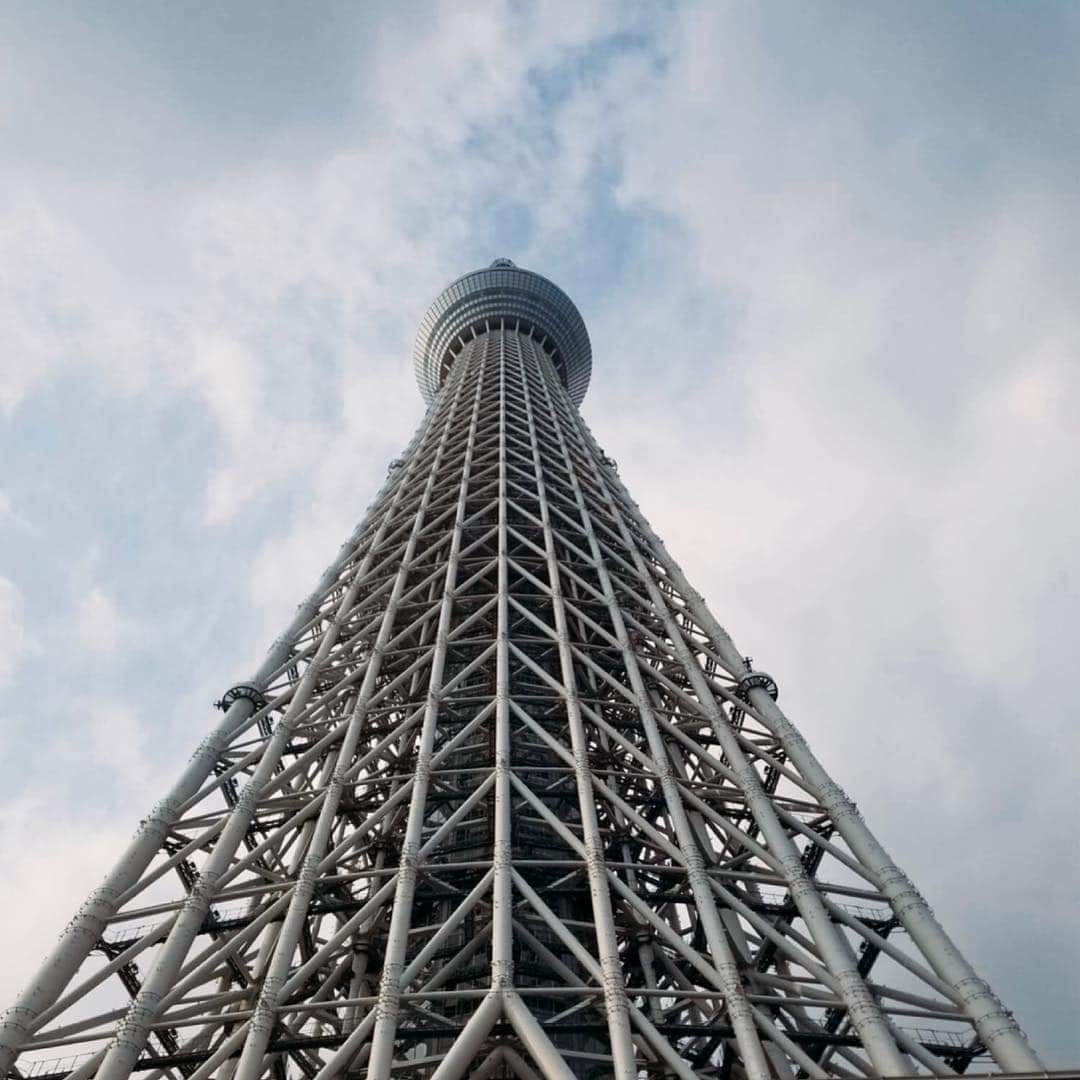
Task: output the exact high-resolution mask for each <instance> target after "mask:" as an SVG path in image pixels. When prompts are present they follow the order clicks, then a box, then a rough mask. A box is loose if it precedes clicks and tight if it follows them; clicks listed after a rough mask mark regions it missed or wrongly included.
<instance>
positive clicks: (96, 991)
mask: <svg viewBox="0 0 1080 1080" xmlns="http://www.w3.org/2000/svg"><path fill="white" fill-rule="evenodd" d="M454 290H456V292H454ZM567 305H569V308H567ZM574 317H576V322H575V321H574ZM560 320H561V321H560ZM578 324H580V330H579V327H578ZM581 335H584V340H582V337H581ZM433 341H434V342H435V344H434V345H433V344H432V342H433ZM589 366H590V352H589V346H588V337H587V335H585V331H584V324H583V323H581V321H580V316H578V315H577V311H576V309H575V308H573V305H572V304H570V301H569V300H568V299H567V298H566V297H565V295H564V294H562V293H561V292H559V290H557V289H555V287H554V286H553V285H551V283H550V282H547V281H546V280H545V279H543V278H540V277H539V275H535V274H529V273H528V272H527V271H522V270H519V269H518V268H516V267H513V266H512V264H509V263H507V262H505V261H503V260H500V261H499V262H498V263H496V264H495V265H494V266H493V268H491V269H489V270H487V271H478V272H476V273H475V274H473V275H466V277H465V278H463V279H460V281H459V282H456V283H454V285H452V286H450V287H449V289H448V290H447V292H446V293H444V294H443V296H442V297H440V299H439V300H438V301H436V304H435V305H433V307H432V311H431V312H429V317H428V319H427V320H426V321H425V325H424V328H423V329H422V332H421V337H420V340H419V342H418V346H417V370H418V375H419V377H420V381H421V386H422V388H424V390H425V392H426V394H427V396H428V397H429V399H430V402H431V404H430V408H429V410H428V413H427V415H426V417H425V418H424V420H423V422H422V424H421V425H420V428H419V430H418V432H417V434H416V436H415V437H414V439H413V442H412V443H411V445H410V446H409V448H408V450H407V452H406V453H405V455H404V456H403V457H402V458H401V459H400V460H398V461H396V462H394V463H393V465H392V466H391V470H390V474H389V476H388V478H387V482H386V484H385V485H384V487H383V489H382V491H381V492H380V493H379V495H378V497H377V499H376V501H375V503H374V504H373V505H372V507H371V508H370V510H369V512H368V514H367V516H366V517H365V518H364V520H363V522H362V523H361V524H360V526H359V527H358V528H357V530H356V532H355V533H354V534H353V536H352V537H351V538H350V539H349V540H348V541H347V542H346V544H345V545H344V546H343V548H342V550H341V552H340V554H339V556H338V558H337V560H336V561H335V562H334V563H333V565H332V566H331V567H330V568H329V569H328V570H327V572H326V573H325V575H324V576H323V578H322V580H321V581H320V583H319V585H318V588H317V589H316V590H315V592H314V593H313V594H312V595H311V597H310V598H309V599H308V600H307V601H306V603H304V604H303V605H302V606H301V608H300V610H299V613H298V615H297V617H296V619H295V620H294V622H293V624H292V625H291V626H290V627H289V629H288V630H287V632H286V633H285V634H284V635H283V636H282V637H281V638H280V639H279V640H278V641H277V642H276V643H275V644H274V646H273V648H272V649H271V651H270V654H269V657H268V659H267V660H266V662H265V663H264V665H263V666H262V668H261V669H260V670H259V672H258V673H257V674H256V676H255V677H254V679H253V680H252V681H251V682H250V683H249V684H241V685H239V686H237V687H234V688H233V689H232V690H230V691H229V693H228V694H226V695H225V697H224V699H223V700H222V702H221V703H220V704H221V706H222V708H223V709H224V710H225V712H224V718H223V720H222V722H221V724H220V725H219V726H218V727H217V729H216V730H215V731H214V732H213V733H212V734H211V735H210V736H209V737H208V738H206V740H205V741H204V742H203V743H202V744H201V745H200V747H199V748H198V750H197V751H196V753H195V755H194V756H193V757H192V759H191V760H190V762H189V763H188V765H187V767H186V768H185V769H184V771H183V774H182V775H181V777H180V778H179V780H178V781H177V783H176V786H175V787H174V788H173V790H172V791H171V792H170V793H169V794H168V795H167V796H166V797H165V798H164V799H163V800H162V801H161V802H160V803H159V804H158V805H157V806H156V807H155V808H154V810H153V812H152V813H151V814H150V815H149V816H148V817H147V818H146V819H145V820H144V821H143V822H142V824H141V827H140V829H139V831H138V833H137V835H136V837H135V839H134V840H133V841H132V843H131V846H130V847H129V848H128V850H127V851H126V852H125V854H124V855H123V857H122V858H121V860H120V862H119V863H118V864H117V866H116V868H115V869H114V870H113V871H112V873H111V874H110V875H109V876H108V878H107V879H106V881H105V883H104V884H103V885H102V886H101V888H100V889H98V890H97V891H96V892H95V893H94V894H93V895H92V896H91V897H90V898H89V900H88V901H87V902H86V904H85V905H84V906H83V907H82V908H81V910H80V911H79V913H78V914H77V915H76V917H75V919H74V920H73V921H72V922H71V924H70V925H69V926H68V928H67V929H66V931H65V932H64V934H63V936H62V937H61V940H60V942H59V944H58V945H57V947H56V948H55V950H54V951H53V953H52V955H51V956H50V957H49V958H48V959H47V961H46V962H45V963H44V965H43V966H42V968H41V970H40V972H39V974H38V975H37V977H36V979H35V980H34V982H33V984H32V985H31V986H30V987H29V989H28V990H27V991H26V992H25V993H24V994H23V996H22V998H21V999H20V1000H19V1002H18V1003H17V1005H16V1006H15V1007H14V1008H12V1009H10V1010H9V1011H8V1013H7V1015H6V1021H5V1024H4V1027H3V1029H2V1036H0V1045H2V1060H3V1070H2V1075H5V1076H10V1077H20V1076H36V1077H38V1078H41V1077H57V1078H59V1077H66V1078H67V1080H84V1078H90V1077H97V1078H98V1080H122V1078H126V1077H128V1076H130V1075H132V1074H133V1073H138V1074H140V1075H142V1076H145V1077H146V1078H147V1080H160V1078H169V1080H180V1078H187V1080H203V1078H209V1077H214V1078H224V1080H256V1078H258V1077H272V1078H277V1080H286V1078H293V1077H306V1078H315V1080H329V1078H331V1077H346V1076H349V1077H360V1076H363V1077H369V1078H371V1080H386V1078H388V1077H432V1078H435V1080H452V1078H455V1077H462V1076H470V1077H475V1078H481V1077H508V1076H515V1077H525V1078H535V1077H538V1076H543V1077H551V1078H556V1077H557V1078H561V1080H571V1078H584V1077H597V1078H599V1077H617V1078H619V1080H630V1078H637V1077H681V1078H687V1080H689V1078H693V1077H716V1078H728V1077H732V1078H739V1077H743V1076H745V1077H750V1078H752V1080H763V1078H766V1077H796V1076H810V1077H825V1076H840V1077H860V1076H879V1075H905V1074H913V1073H928V1074H935V1075H952V1074H954V1073H959V1072H963V1071H964V1070H965V1069H966V1068H967V1067H968V1065H969V1064H970V1063H971V1062H972V1061H973V1060H974V1059H978V1060H979V1061H980V1062H981V1063H982V1064H983V1065H985V1066H991V1067H992V1064H993V1063H996V1064H997V1066H999V1067H1001V1068H1003V1069H1007V1070H1025V1069H1029V1070H1039V1069H1041V1068H1042V1066H1041V1065H1040V1063H1039V1060H1038V1058H1037V1057H1036V1056H1035V1054H1034V1053H1033V1051H1032V1050H1031V1048H1030V1047H1029V1046H1028V1043H1027V1041H1026V1039H1025V1037H1024V1035H1023V1033H1022V1032H1021V1031H1020V1029H1019V1027H1018V1026H1017V1024H1016V1022H1015V1021H1014V1020H1013V1018H1012V1016H1011V1014H1010V1013H1009V1012H1008V1011H1006V1010H1005V1009H1004V1008H1003V1006H1002V1005H1001V1003H1000V1002H999V1001H998V999H997V998H996V997H995V996H994V994H993V993H992V992H991V990H990V989H989V987H988V986H987V985H986V983H985V982H983V980H982V979H980V978H979V976H978V975H976V973H975V972H974V971H973V969H972V967H971V966H970V965H969V964H968V962H967V961H966V960H965V959H964V958H963V956H961V954H960V952H959V951H958V950H957V948H956V946H955V945H954V944H953V943H952V941H951V940H950V939H949V937H948V936H947V935H946V933H945V931H944V930H943V929H942V928H941V927H940V925H939V924H938V923H937V921H936V920H935V918H934V916H933V914H932V913H931V911H930V908H929V907H928V906H927V904H926V902H925V901H924V900H923V899H922V897H921V896H920V895H919V893H918V892H917V891H916V889H915V888H914V887H913V886H912V884H911V882H910V881H909V880H908V878H907V877H906V876H905V875H904V873H903V872H902V871H901V870H899V869H898V868H897V867H896V865H895V864H894V863H893V862H892V861H891V859H890V858H889V856H888V855H887V854H886V853H885V850H884V849H883V848H882V846H881V845H880V844H879V843H878V841H877V840H876V839H875V838H874V836H873V834H872V833H871V832H870V830H869V828H868V827H867V825H866V823H865V822H864V820H863V819H862V817H861V816H860V815H859V812H858V811H857V809H856V808H855V805H854V804H853V803H852V802H851V801H850V799H849V798H848V797H847V796H846V795H845V794H844V792H843V791H842V790H841V789H840V788H839V787H838V786H837V785H836V783H835V782H834V781H833V780H832V779H831V778H830V777H829V776H828V774H827V773H826V772H825V770H824V769H823V768H822V766H821V765H820V764H819V762H818V760H817V758H816V757H815V756H814V755H813V753H812V752H811V751H810V749H809V748H808V746H807V744H806V742H805V741H804V740H803V739H802V737H801V736H800V735H799V733H798V731H797V730H796V729H795V727H794V726H793V725H792V724H791V722H790V721H789V720H788V719H787V718H786V717H785V716H784V714H783V713H782V712H781V710H780V708H779V707H778V705H777V702H776V698H777V692H776V685H775V683H774V682H773V680H772V679H771V678H770V677H769V676H768V675H766V674H764V673H763V672H760V671H754V670H752V668H751V666H750V663H749V661H746V660H744V658H743V657H742V656H741V654H740V653H739V651H738V650H737V649H736V648H735V646H734V644H733V643H732V641H731V638H730V637H729V636H728V635H727V633H726V632H725V631H724V630H723V629H721V627H720V626H719V625H718V623H717V622H716V620H715V619H714V618H713V616H712V615H711V614H710V613H709V611H708V609H707V608H706V606H705V604H704V602H703V601H702V599H701V597H700V596H699V595H698V594H697V593H696V592H695V591H694V589H693V588H692V587H691V586H690V585H689V583H688V582H687V581H686V579H685V578H684V576H683V574H682V573H681V571H680V570H679V568H678V566H677V565H676V564H675V563H674V562H673V561H672V559H671V557H670V556H669V555H668V554H667V552H666V551H665V549H664V547H663V545H662V544H661V542H660V541H659V539H658V538H657V537H656V535H655V534H654V533H653V531H652V529H651V528H650V527H649V525H648V524H647V523H646V521H645V519H644V518H643V516H642V514H641V512H640V511H639V509H638V507H637V505H636V504H635V503H634V501H633V500H632V499H631V498H630V496H629V495H628V494H627V492H626V490H625V489H624V488H623V486H622V485H621V483H620V481H619V478H618V475H617V473H616V470H615V467H614V464H613V462H611V461H610V460H609V459H608V458H607V457H605V455H604V453H603V452H602V451H601V450H600V448H599V447H598V446H597V445H596V443H595V442H594V440H593V438H592V437H591V435H590V433H589V430H588V429H587V427H586V426H585V423H584V421H583V420H582V418H581V416H580V414H579V412H578V409H577V405H576V403H575V401H580V399H581V397H582V396H583V395H584V392H585V386H586V385H587V381H588V377H589ZM64 1055H67V1056H64Z"/></svg>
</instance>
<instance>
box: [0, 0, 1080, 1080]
mask: <svg viewBox="0 0 1080 1080" xmlns="http://www.w3.org/2000/svg"><path fill="white" fill-rule="evenodd" d="M1078 56H1080V7H1077V6H1076V5H1074V4H1053V3H1043V2H1031V3H1023V4H1020V3H1017V4H1006V3H990V2H986V3H978V4H974V3H961V2H956V3H950V4H934V5H931V4H918V5H908V4H876V3H844V2H841V0H831V2H828V3H819V4H814V3H806V4H798V5H795V4H788V3H779V2H777V3H764V4H749V3H744V4H726V3H716V2H710V3H703V4H700V5H698V4H693V3H686V4H681V3H644V4H642V3H616V2H607V0H594V2H589V3H580V2H572V3H569V2H568V3H521V2H506V3H494V2H493V3H474V2H472V0H469V2H465V0H457V2H447V3H434V4H422V3H416V4H385V5H376V4H369V5H354V4H350V3H337V2H334V0H327V2H324V3H321V4H319V5H306V4H299V3H284V2H274V3H256V2H243V0H236V2H232V3H229V4H223V5H191V4H166V3H159V2H151V3H134V2H132V3H119V2H111V3H110V2H104V0H103V2H102V3H98V4H93V5H86V4H82V3H74V2H73V3H64V2H60V0H50V2H45V3H30V2H26V3H22V2H20V0H8V2H7V3H5V4H4V5H3V10H2V12H0V457H2V460H3V463H4V467H3V469H2V471H0V746H2V747H3V754H2V760H0V863H2V865H3V866H4V868H5V872H4V874H3V875H2V877H0V911H3V912H5V919H4V921H3V923H2V924H0V949H2V950H3V955H4V957H5V961H6V963H5V964H4V965H3V970H0V999H3V1002H2V1004H6V1003H7V1001H8V1000H10V999H11V998H13V997H14V995H15V993H16V992H17V990H18V988H19V987H20V985H21V984H22V983H23V982H24V981H25V980H26V979H27V977H28V975H29V973H30V972H31V971H32V970H33V968H34V967H35V965H36V964H37V963H38V962H39V960H40V959H41V957H42V956H43V955H44V954H45V952H46V951H47V949H48V947H49V946H50V945H51V943H52V941H53V940H54V938H55V935H56V934H57V933H58V932H59V930H60V929H61V927H62V926H63V925H64V923H65V922H66V921H67V919H68V918H69V917H70V915H71V914H72V913H73V911H74V909H75V908H76V907H77V905H78V903H79V902H80V901H81V899H82V898H83V897H84V896H85V894H86V893H88V892H89V891H90V889H91V888H93V887H94V886H95V885H96V884H97V883H98V880H99V879H100V878H101V877H102V875H103V874H104V872H105V869H106V867H107V866H108V865H109V864H110V862H111V860H112V859H113V858H114V857H115V856H116V855H117V854H118V853H119V850H120V849H121V847H122V845H123V844H124V843H125V841H126V840H127V838H128V837H129V836H130V835H131V833H132V831H133V830H134V827H135V825H136V823H137V821H138V819H139V818H140V817H142V816H144V814H145V813H146V811H147V810H148V809H149V807H150V806H151V804H152V803H153V802H154V801H155V799H156V797H157V796H158V795H159V794H161V793H163V792H164V790H165V789H166V787H167V786H168V784H169V782H170V780H171V777H172V776H173V775H174V774H175V773H176V772H178V771H179V768H180V765H181V763H182V762H184V761H186V759H187V756H188V755H189V754H190V752H191V751H192V750H193V749H194V747H195V745H196V744H197V742H198V741H199V739H200V738H201V737H202V735H203V733H204V732H205V731H206V730H208V729H209V727H210V726H211V725H212V724H213V723H214V716H215V715H216V714H215V713H214V711H213V709H212V702H213V701H214V700H215V699H216V698H217V697H219V696H220V694H221V693H222V691H224V690H225V689H227V688H228V687H229V686H231V685H233V684H234V683H236V682H239V681H243V680H245V679H246V678H248V677H249V676H250V675H251V673H252V672H253V671H254V669H255V668H256V667H257V666H258V662H259V660H260V658H261V656H262V655H263V653H264V651H265V649H266V648H267V646H268V645H269V643H270V642H271V641H272V640H273V638H275V637H276V636H277V634H278V633H279V632H280V631H281V629H282V628H283V627H284V626H285V625H286V624H287V623H288V621H289V619H290V617H291V614H292V612H293V610H294V608H295V606H296V605H297V604H298V603H299V602H300V601H301V600H302V599H303V598H304V596H305V595H306V594H307V593H308V592H309V591H310V589H311V588H312V587H313V586H314V584H315V582H316V581H317V579H318V577H319V575H320V573H321V571H322V569H323V568H324V567H325V566H326V565H327V564H328V563H329V562H330V561H331V559H332V558H333V557H334V555H335V554H336V552H337V550H338V547H339V545H340V543H341V541H342V539H343V538H344V537H345V536H346V535H348V533H349V532H351V530H352V528H353V527H354V525H355V524H356V522H357V521H358V520H359V519H360V518H361V516H362V515H363V512H364V509H365V507H366V505H367V504H368V503H369V502H370V500H371V497H372V496H373V494H374V493H375V491H376V490H377V488H378V487H379V485H380V484H381V482H382V480H383V478H384V477H385V475H386V469H387V465H388V463H389V462H390V460H391V459H393V458H394V457H396V456H397V454H398V453H399V452H400V450H401V448H402V447H403V446H404V445H405V443H406V442H407V441H408V439H409V438H410V436H411V434H412V432H413V430H414V429H415V427H416V425H417V424H418V422H419V420H420V418H421V416H422V412H423V404H422V401H421V399H420V396H419V393H418V392H417V390H416V387H415V383H414V381H413V376H412V372H411V363H410V352H411V345H412V338H413V335H414V334H415V331H416V327H417V325H418V324H419V321H420V318H421V316H422V314H423V312H424V310H425V308H426V307H427V305H428V303H429V302H430V301H431V299H433V298H434V296H435V295H436V294H437V293H438V292H439V291H440V290H441V288H442V287H443V286H444V285H445V284H447V283H448V282H449V281H450V280H451V279H453V278H454V277H457V276H458V275H459V274H461V273H463V272H465V271H467V270H470V269H473V268H475V267H478V266H483V265H486V264H488V263H489V262H491V260H492V259H494V258H496V257H509V258H511V259H513V260H514V261H515V262H516V263H518V264H519V265H522V266H526V267H528V268H530V269H534V270H537V271H539V272H540V273H543V274H545V275H546V276H548V277H550V278H551V279H552V280H553V281H555V282H556V283H557V284H559V285H560V286H561V287H562V288H563V289H565V290H566V292H567V293H568V294H569V295H570V296H571V297H572V298H573V299H574V300H575V302H576V303H577V305H578V307H579V308H580V310H581V312H582V314H583V316H584V318H585V321H586V324H587V325H588V328H589V331H590V335H591V337H592V342H593V352H594V370H593V380H592V386H591V388H590V390H589V393H588V396H587V397H586V399H585V402H584V405H583V414H584V416H585V418H586V420H587V422H588V423H589V425H590V427H591V428H592V429H593V431H594V432H595V433H596V435H597V436H598V438H599V439H600V441H601V443H602V445H603V446H604V447H605V448H606V450H607V452H608V453H609V454H610V455H611V456H612V457H613V458H615V459H616V460H617V462H618V464H619V470H620V474H621V476H622V478H623V479H624V480H625V481H626V483H627V484H628V486H629V488H630V490H631V491H632V493H633V494H634V497H635V498H636V499H637V501H638V502H639V503H640V504H641V506H642V508H643V510H644V512H645V514H646V515H647V516H648V517H649V519H650V521H651V522H652V524H653V525H654V527H655V528H656V530H657V531H658V532H659V533H660V535H661V536H662V537H663V538H664V539H665V541H666V543H667V546H668V548H669V550H670V551H671V552H672V553H673V555H674V556H675V558H676V559H677V560H678V561H679V562H680V563H681V565H682V566H683V568H684V569H685V570H686V572H687V574H688V576H689V577H690V579H691V581H693V582H694V583H695V585H696V586H697V587H698V588H699V589H700V591H702V592H703V593H704V595H705V597H706V599H707V600H708V602H709V604H710V606H711V607H712V610H713V611H714V613H715V614H716V615H717V617H718V618H719V620H720V621H721V623H723V624H724V625H725V626H726V627H727V629H728V630H729V631H730V632H731V633H732V635H733V636H734V638H735V641H736V643H737V644H738V645H739V647H740V648H741V649H742V651H743V652H745V653H749V654H751V655H752V656H753V657H754V658H755V662H756V666H758V667H760V668H763V669H765V670H767V671H769V672H770V673H771V674H773V675H774V676H775V678H776V680H777V682H778V683H779V686H780V695H781V703H782V704H783V705H784V706H785V709H786V711H787V712H788V715H789V716H790V717H791V718H792V719H793V720H794V721H795V722H796V723H797V724H798V725H799V726H800V727H801V729H802V730H803V732H804V733H805V734H806V736H807V738H808V739H809V741H810V743H811V745H812V746H813V747H814V748H815V750H816V751H817V753H818V755H819V757H821V759H822V760H823V761H824V762H825V764H826V765H827V767H828V768H829V769H830V771H831V772H832V773H833V775H834V776H835V777H836V778H837V779H838V780H839V781H840V782H841V783H842V784H843V785H844V786H845V787H846V788H847V790H848V791H849V792H850V793H851V794H852V796H853V797H854V798H855V799H856V800H857V801H858V803H859V806H860V808H861V810H862V811H863V813H864V815H865V816H866V817H867V819H868V820H869V821H870V823H871V824H872V826H873V828H874V829H875V831H876V833H877V834H878V836H879V837H880V838H881V839H882V840H883V841H884V843H885V845H886V847H887V848H888V849H889V850H890V851H891V853H892V854H893V856H894V858H895V859H896V861H897V862H899V863H900V865H901V866H903V867H905V869H906V870H907V871H908V872H909V873H910V875H911V876H912V877H913V878H914V879H915V880H916V882H917V883H918V884H919V886H920V888H921V889H922V890H923V892H924V893H925V894H926V896H927V897H928V899H929V900H930V902H931V903H932V905H933V906H934V908H935V911H936V912H937V914H938V916H939V917H940V918H941V920H942V921H943V923H944V924H945V925H946V927H947V928H948V929H949V930H950V932H951V933H952V934H953V936H954V937H955V938H956V940H957V941H958V942H959V944H960V945H961V947H962V948H963V949H964V950H965V952H966V953H967V954H968V956H969V958H970V959H972V961H973V962H974V963H975V965H976V967H977V968H978V969H979V970H980V971H981V972H982V973H983V974H984V975H985V976H986V977H987V978H988V979H989V980H990V982H991V983H992V985H993V986H994V988H995V989H996V990H997V992H998V993H999V994H1000V995H1001V997H1002V998H1003V999H1004V1000H1005V1002H1006V1003H1007V1004H1008V1005H1009V1006H1010V1007H1011V1008H1013V1009H1014V1010H1015V1011H1016V1013H1017V1015H1018V1018H1019V1020H1020V1022H1021V1024H1022V1025H1023V1026H1024V1028H1025V1029H1026V1030H1027V1031H1028V1033H1029V1035H1030V1037H1031V1039H1032V1041H1033V1042H1034V1044H1035V1046H1036V1047H1037V1048H1038V1049H1039V1050H1040V1052H1041V1053H1042V1054H1043V1056H1044V1057H1045V1059H1046V1060H1047V1061H1048V1062H1049V1063H1050V1064H1052V1065H1057V1066H1065V1065H1075V1064H1078V1063H1080V1041H1078V1035H1077V1026H1076V1023H1075V1016H1076V1014H1077V1011H1078V1008H1080V992H1078V982H1080V980H1078V979H1077V975H1076V973H1077V971H1080V925H1078V924H1080V916H1078V914H1077V913H1078V911H1080V904H1078V903H1077V900H1078V895H1080V854H1078V853H1080V843H1078V842H1077V839H1076V822H1077V818H1078V810H1080V806H1078V803H1080V799H1078V796H1077V786H1078V785H1077V778H1078V775H1080V734H1078V732H1080V725H1078V724H1077V722H1076V711H1077V704H1076V703H1077V701H1080V662H1078V658H1077V646H1078V643H1080V567H1078V552H1080V504H1078V500H1077V496H1076V492H1077V484H1078V480H1080V475H1078V472H1080V470H1078V465H1080V424H1078V421H1077V417H1078V415H1080V296H1078V285H1077V283H1078V282H1080V186H1078V184H1077V177H1078V176H1080V122H1078V119H1080V63H1078Z"/></svg>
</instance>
